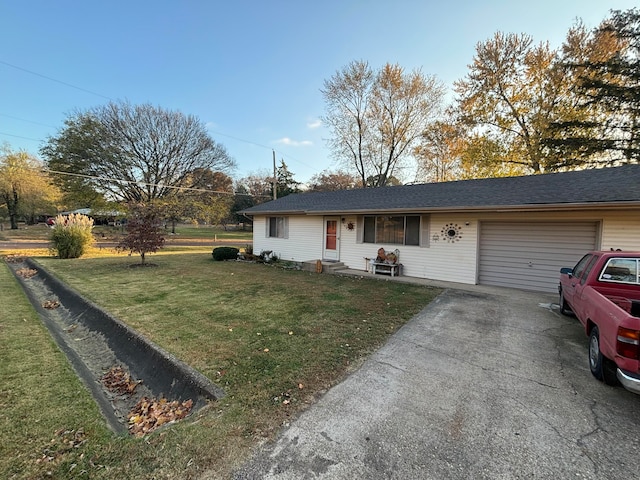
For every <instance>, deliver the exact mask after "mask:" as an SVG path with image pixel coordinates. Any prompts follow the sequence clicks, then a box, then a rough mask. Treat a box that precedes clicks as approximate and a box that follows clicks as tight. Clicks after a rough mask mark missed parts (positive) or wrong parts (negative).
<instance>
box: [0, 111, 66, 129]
mask: <svg viewBox="0 0 640 480" xmlns="http://www.w3.org/2000/svg"><path fill="white" fill-rule="evenodd" d="M0 117H7V118H11V119H13V120H19V121H21V122H27V123H33V124H34V125H41V126H43V127H51V128H58V127H56V126H55V125H49V124H46V123H40V122H35V121H33V120H27V119H26V118H20V117H14V116H13V115H7V114H6V113H0Z"/></svg>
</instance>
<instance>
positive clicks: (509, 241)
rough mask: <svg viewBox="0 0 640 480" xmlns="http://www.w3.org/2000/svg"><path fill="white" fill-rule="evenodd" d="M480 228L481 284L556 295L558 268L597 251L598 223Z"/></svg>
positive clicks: (490, 224)
mask: <svg viewBox="0 0 640 480" xmlns="http://www.w3.org/2000/svg"><path fill="white" fill-rule="evenodd" d="M480 228H481V230H480V253H479V255H480V264H479V267H478V272H479V278H478V282H479V283H480V284H482V285H496V286H501V287H513V288H521V289H524V290H535V291H541V292H557V291H558V278H559V275H560V268H562V267H572V266H573V265H575V263H576V262H577V261H578V260H580V258H581V257H582V256H583V255H584V254H585V252H587V251H589V250H593V249H595V248H596V238H597V237H596V236H597V232H598V223H597V222H545V223H524V222H523V223H513V222H482V224H481V225H480Z"/></svg>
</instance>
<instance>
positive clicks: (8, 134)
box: [0, 132, 42, 142]
mask: <svg viewBox="0 0 640 480" xmlns="http://www.w3.org/2000/svg"><path fill="white" fill-rule="evenodd" d="M0 135H5V136H7V137H15V138H22V139H23V140H33V141H34V142H41V141H42V140H41V139H37V138H29V137H22V136H20V135H13V134H11V133H5V132H0Z"/></svg>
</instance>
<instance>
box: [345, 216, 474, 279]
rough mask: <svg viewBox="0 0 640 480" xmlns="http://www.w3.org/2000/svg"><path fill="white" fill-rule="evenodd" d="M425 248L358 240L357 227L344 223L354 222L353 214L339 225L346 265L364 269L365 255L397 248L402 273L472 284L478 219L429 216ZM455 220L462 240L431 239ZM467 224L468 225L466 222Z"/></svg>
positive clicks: (369, 255)
mask: <svg viewBox="0 0 640 480" xmlns="http://www.w3.org/2000/svg"><path fill="white" fill-rule="evenodd" d="M427 218H429V219H430V222H429V223H430V225H429V234H430V238H429V240H428V245H429V246H428V247H418V246H409V245H393V244H384V243H381V244H377V243H376V244H373V243H357V236H356V235H357V232H356V229H354V230H352V231H349V230H347V229H346V226H345V224H348V222H350V221H351V222H353V223H354V224H356V223H357V222H356V216H347V217H345V224H343V225H342V242H341V244H340V261H341V262H344V263H345V265H347V266H348V267H349V268H353V269H356V270H364V269H365V267H366V263H365V260H364V258H365V257H369V258H371V257H374V258H375V256H376V252H377V250H378V248H380V247H383V248H384V249H385V250H395V249H396V248H397V249H398V250H399V251H400V263H402V265H403V275H407V276H410V277H419V278H430V279H437V280H446V281H451V282H460V283H475V278H476V264H477V259H476V250H477V249H476V245H477V243H478V241H477V235H478V234H477V229H478V222H477V221H475V220H473V219H472V218H471V217H470V216H469V215H464V216H463V215H459V214H456V215H440V214H438V215H430V216H427ZM449 223H454V224H455V223H457V224H458V225H459V226H460V228H461V239H460V241H458V242H455V243H449V242H447V241H446V240H445V239H442V238H440V239H439V240H437V241H434V240H433V236H434V235H438V237H442V235H441V233H440V231H441V229H442V228H443V227H444V226H445V225H447V224H449ZM466 223H469V225H466Z"/></svg>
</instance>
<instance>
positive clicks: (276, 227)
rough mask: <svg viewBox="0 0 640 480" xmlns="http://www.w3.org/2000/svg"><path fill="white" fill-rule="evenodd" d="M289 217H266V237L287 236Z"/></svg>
mask: <svg viewBox="0 0 640 480" xmlns="http://www.w3.org/2000/svg"><path fill="white" fill-rule="evenodd" d="M288 236H289V219H288V218H287V217H267V237H271V238H287V237H288Z"/></svg>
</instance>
